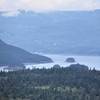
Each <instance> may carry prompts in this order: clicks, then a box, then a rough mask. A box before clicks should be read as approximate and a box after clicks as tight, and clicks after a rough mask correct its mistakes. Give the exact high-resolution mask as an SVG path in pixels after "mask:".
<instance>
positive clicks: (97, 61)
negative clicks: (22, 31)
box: [27, 54, 100, 70]
mask: <svg viewBox="0 0 100 100" xmlns="http://www.w3.org/2000/svg"><path fill="white" fill-rule="evenodd" d="M42 55H45V56H47V57H50V58H51V59H52V60H53V61H54V63H46V64H30V65H27V68H33V67H36V68H43V67H44V68H51V67H53V65H55V64H59V65H60V66H63V67H67V66H69V65H70V64H73V63H68V62H65V60H66V59H67V58H68V57H73V58H74V59H75V61H76V62H75V63H79V64H83V65H87V66H88V67H89V68H92V69H93V68H95V69H98V70H100V56H79V55H78V56H77V55H60V54H58V55H57V54H42Z"/></svg>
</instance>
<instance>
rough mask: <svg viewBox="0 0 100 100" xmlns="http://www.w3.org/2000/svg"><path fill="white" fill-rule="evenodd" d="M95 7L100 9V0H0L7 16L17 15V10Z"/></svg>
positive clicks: (47, 10) (0, 6)
mask: <svg viewBox="0 0 100 100" xmlns="http://www.w3.org/2000/svg"><path fill="white" fill-rule="evenodd" d="M95 9H100V0H0V11H1V12H6V13H5V15H9V16H10V15H17V14H18V13H19V10H25V11H34V12H51V11H61V10H66V11H70V10H87V11H89V10H92V11H93V10H95Z"/></svg>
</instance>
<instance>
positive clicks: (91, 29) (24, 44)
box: [0, 10, 100, 55]
mask: <svg viewBox="0 0 100 100" xmlns="http://www.w3.org/2000/svg"><path fill="white" fill-rule="evenodd" d="M0 26H2V27H0V37H1V38H2V39H3V40H5V41H7V42H8V43H10V44H13V45H16V46H18V47H21V48H24V49H25V50H28V51H30V52H32V53H33V52H42V53H67V54H69V53H72V54H90V55H100V45H99V44H100V10H96V11H76V12H75V11H72V12H66V11H60V12H53V13H33V12H27V13H26V12H21V14H19V15H18V16H13V17H4V16H1V17H0ZM33 47H34V48H33Z"/></svg>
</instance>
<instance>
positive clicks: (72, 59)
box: [65, 57, 76, 63]
mask: <svg viewBox="0 0 100 100" xmlns="http://www.w3.org/2000/svg"><path fill="white" fill-rule="evenodd" d="M65 62H68V63H75V62H76V61H75V59H74V58H73V57H68V58H67V59H66V61H65Z"/></svg>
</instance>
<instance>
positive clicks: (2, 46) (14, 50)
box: [0, 40, 52, 67]
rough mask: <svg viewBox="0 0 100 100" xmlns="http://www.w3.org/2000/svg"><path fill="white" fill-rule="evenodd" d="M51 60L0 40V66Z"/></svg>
mask: <svg viewBox="0 0 100 100" xmlns="http://www.w3.org/2000/svg"><path fill="white" fill-rule="evenodd" d="M49 62H52V60H51V59H50V58H48V57H45V56H41V55H38V54H31V53H29V52H27V51H25V50H23V49H20V48H18V47H14V46H11V45H8V44H6V43H4V42H3V41H2V40H0V66H5V65H7V66H12V67H13V66H19V65H21V66H22V64H24V63H49Z"/></svg>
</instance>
